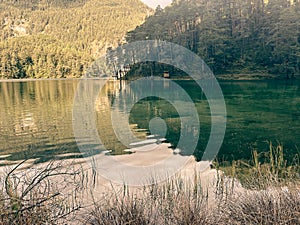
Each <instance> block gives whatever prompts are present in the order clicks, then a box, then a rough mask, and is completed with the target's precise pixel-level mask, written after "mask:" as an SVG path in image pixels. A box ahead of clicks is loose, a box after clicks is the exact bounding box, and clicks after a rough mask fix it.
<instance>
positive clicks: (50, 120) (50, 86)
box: [0, 80, 300, 165]
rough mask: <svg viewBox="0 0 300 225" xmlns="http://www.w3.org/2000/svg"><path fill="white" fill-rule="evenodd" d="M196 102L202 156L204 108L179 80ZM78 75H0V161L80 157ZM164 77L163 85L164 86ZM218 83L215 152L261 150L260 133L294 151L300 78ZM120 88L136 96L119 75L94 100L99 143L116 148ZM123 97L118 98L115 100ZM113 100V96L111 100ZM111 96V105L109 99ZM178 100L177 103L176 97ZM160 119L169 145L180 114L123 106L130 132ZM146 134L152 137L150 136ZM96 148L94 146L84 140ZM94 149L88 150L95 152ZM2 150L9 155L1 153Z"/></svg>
mask: <svg viewBox="0 0 300 225" xmlns="http://www.w3.org/2000/svg"><path fill="white" fill-rule="evenodd" d="M177 83H178V84H179V85H181V86H182V87H184V89H185V90H186V91H187V93H188V94H189V95H190V96H191V98H192V99H193V101H194V102H195V107H196V109H197V112H198V116H199V119H200V123H201V126H200V128H201V129H200V135H199V134H198V133H197V131H196V130H193V129H188V130H186V132H189V133H192V134H193V135H194V136H197V135H199V142H198V144H197V147H196V152H195V155H196V157H197V158H198V159H201V155H202V154H203V151H204V149H205V147H206V144H207V140H208V137H209V133H210V121H211V116H210V110H209V106H208V104H207V102H206V100H205V95H204V94H203V92H202V91H201V90H199V87H198V86H197V85H196V84H194V83H193V82H190V81H178V82H177ZM77 85H78V80H40V81H26V82H0V105H1V107H0V155H1V156H2V157H1V159H0V164H1V165H3V164H6V163H9V161H15V160H22V159H26V158H34V159H36V163H38V162H42V161H48V160H50V159H52V158H53V157H57V158H59V159H65V158H71V157H72V158H74V157H81V155H80V152H79V150H78V147H77V144H76V142H75V139H74V134H73V127H72V107H73V100H74V94H75V91H76V89H77ZM169 87H170V84H169V83H168V82H165V83H163V87H161V88H162V89H163V88H169ZM221 87H222V90H223V93H224V96H225V100H226V106H227V111H228V113H227V115H228V122H227V131H226V135H225V140H224V143H223V146H222V148H221V151H220V154H219V158H221V159H229V160H230V159H239V158H249V157H251V151H252V150H253V149H258V150H262V151H267V150H268V144H267V143H266V140H271V141H273V142H274V143H276V142H277V141H279V142H281V143H282V144H284V149H285V151H286V154H288V155H289V156H290V158H293V157H294V155H295V154H297V153H298V152H297V147H296V146H298V149H299V146H300V139H299V135H300V120H299V119H300V113H299V109H300V88H299V87H300V82H299V81H295V82H294V83H293V84H286V83H284V82H223V83H221ZM125 94H127V95H130V96H131V98H132V99H135V98H137V97H138V96H137V93H136V91H133V90H131V89H130V87H129V86H128V83H126V82H125V81H122V82H119V81H117V82H109V83H108V84H107V85H106V86H105V87H104V88H103V89H102V91H101V93H100V94H99V97H98V99H97V101H96V102H95V109H94V111H95V120H96V121H95V123H96V124H97V128H98V133H99V136H100V138H101V140H102V141H103V143H104V144H105V147H106V149H109V150H112V151H113V152H112V153H113V154H123V153H124V150H125V149H126V148H127V146H125V145H124V144H123V143H122V142H120V140H119V138H118V137H117V135H116V134H115V131H114V129H113V127H112V124H113V123H112V117H111V115H112V110H116V109H117V110H118V112H119V113H120V114H122V113H124V112H126V111H127V107H128V104H127V103H126V101H123V100H124V98H122V96H124V95H125ZM122 99H123V100H122ZM117 100H118V101H117ZM116 102H118V104H117V105H116V104H115V103H116ZM180 104H183V103H180ZM157 117H159V118H162V119H163V120H164V121H165V124H166V126H167V133H166V135H165V138H166V140H167V141H168V142H170V143H171V144H172V145H173V146H176V144H177V143H178V140H179V138H180V131H181V129H180V128H181V124H180V118H179V114H178V112H177V111H176V109H175V108H174V107H173V106H172V104H170V103H169V102H168V101H166V100H164V99H162V98H157V97H149V98H145V99H143V100H140V101H138V102H137V103H136V104H135V105H134V107H133V108H132V109H131V111H130V116H129V127H130V131H131V132H132V133H133V134H134V135H135V136H136V137H137V138H138V139H139V140H141V141H142V140H146V139H147V138H148V139H149V137H147V136H148V135H149V123H150V124H151V120H152V119H153V118H157ZM150 138H151V137H150ZM90 147H91V149H97V146H92V145H91V146H90ZM99 152H100V151H96V150H95V151H92V153H91V154H98V153H99ZM4 155H8V156H5V157H3V156H4Z"/></svg>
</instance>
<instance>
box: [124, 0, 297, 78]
mask: <svg viewBox="0 0 300 225" xmlns="http://www.w3.org/2000/svg"><path fill="white" fill-rule="evenodd" d="M147 39H149V40H151V39H160V40H165V41H170V42H173V43H177V44H179V45H182V46H185V47H187V48H188V49H190V50H192V51H193V52H195V53H197V54H198V55H199V56H200V57H202V58H203V59H204V60H205V62H206V63H207V64H208V65H209V66H210V68H211V69H212V70H213V72H214V73H216V74H226V73H232V74H243V73H272V74H279V75H283V76H286V77H289V78H293V77H294V76H295V75H299V74H300V1H299V0H213V1H212V0H174V1H173V3H172V5H171V6H170V7H167V8H165V9H161V8H160V7H158V8H157V9H156V11H155V14H154V15H153V16H150V17H148V18H147V20H146V22H145V23H144V24H142V25H141V26H139V27H137V28H136V29H135V30H134V31H132V32H129V33H128V35H127V40H128V41H129V42H132V41H136V40H147Z"/></svg>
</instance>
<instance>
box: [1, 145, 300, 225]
mask: <svg viewBox="0 0 300 225" xmlns="http://www.w3.org/2000/svg"><path fill="white" fill-rule="evenodd" d="M260 162H264V163H260ZM23 163H24V162H21V163H20V164H19V165H17V166H16V167H14V168H11V169H10V170H8V171H7V173H6V175H5V176H2V177H1V178H0V185H1V186H0V212H1V213H0V224H94V225H98V224H208V225H210V224H221V225H222V224H291V225H292V224H293V225H294V224H300V220H299V218H300V182H299V181H300V177H299V174H300V173H299V172H300V170H299V168H300V166H299V161H297V159H295V163H294V164H293V165H287V164H286V161H285V159H284V154H283V148H282V146H280V145H279V146H273V145H272V144H271V143H270V151H269V152H268V153H267V154H263V155H260V154H257V152H256V151H254V152H253V159H252V160H251V161H248V162H245V161H236V162H233V163H232V165H231V166H227V167H224V166H223V167H221V166H220V165H219V164H217V163H215V164H214V165H215V166H216V169H213V170H210V171H215V172H214V176H213V179H212V180H211V181H212V182H211V184H210V185H211V186H207V185H205V183H204V180H203V179H202V178H203V177H202V176H201V174H200V173H199V172H197V171H195V172H194V173H193V174H190V176H177V177H175V178H172V179H170V180H168V181H166V182H164V183H160V184H153V185H150V186H145V187H140V188H130V187H127V186H126V185H124V186H122V187H121V188H114V187H113V186H112V188H111V191H108V192H106V193H104V194H103V196H102V197H101V198H100V200H97V201H96V200H95V201H94V202H92V206H90V207H88V208H85V209H83V208H84V207H85V205H84V204H82V201H81V199H80V198H81V197H80V196H81V193H82V192H83V191H84V189H85V188H87V186H86V185H85V182H84V179H87V178H86V174H84V172H82V171H81V170H80V169H78V168H77V169H75V168H73V167H71V166H67V167H66V166H62V165H60V164H57V163H54V162H53V163H50V164H48V165H47V166H46V167H43V168H40V169H39V170H35V171H34V172H30V170H29V169H27V170H26V171H29V172H26V173H20V171H19V170H18V169H19V167H20V166H21V165H22V164H23ZM53 177H58V178H59V180H57V179H54V181H55V182H53V180H52V178H53ZM58 181H59V182H58ZM70 190H71V191H70ZM66 193H68V194H66ZM91 193H92V194H93V191H91ZM83 212H84V213H83ZM74 218H75V219H74Z"/></svg>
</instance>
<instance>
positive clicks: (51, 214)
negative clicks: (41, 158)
mask: <svg viewBox="0 0 300 225" xmlns="http://www.w3.org/2000/svg"><path fill="white" fill-rule="evenodd" d="M24 163H25V161H23V162H21V163H20V164H18V165H17V166H15V167H14V168H12V169H10V170H8V172H7V173H5V174H1V177H0V224H3V225H14V224H16V225H17V224H18V225H19V224H24V225H29V224H59V223H60V222H61V223H63V220H64V219H65V218H66V217H67V216H68V215H70V214H71V213H72V212H74V211H76V210H78V209H79V208H80V201H79V198H78V197H79V196H78V195H77V192H78V190H79V188H81V187H80V181H79V180H80V173H79V172H78V171H77V172H76V171H75V172H72V171H71V169H70V168H66V167H64V166H62V165H59V164H57V163H54V162H51V163H49V164H48V165H46V166H45V167H41V168H37V169H28V168H27V169H21V168H20V167H22V165H23V164H24ZM68 189H70V190H71V191H66V190H68ZM63 192H64V193H63Z"/></svg>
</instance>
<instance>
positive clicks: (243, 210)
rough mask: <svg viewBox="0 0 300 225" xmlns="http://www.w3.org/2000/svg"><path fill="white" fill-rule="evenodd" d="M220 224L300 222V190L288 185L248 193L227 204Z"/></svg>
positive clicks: (286, 224)
mask: <svg viewBox="0 0 300 225" xmlns="http://www.w3.org/2000/svg"><path fill="white" fill-rule="evenodd" d="M216 216H219V217H220V222H221V223H220V224H232V225H235V224H236V225H238V224H270V225H272V224H274V225H275V224H276V225H279V224H285V225H288V224H290V225H297V224H300V189H299V187H298V188H296V187H289V188H287V187H285V188H281V189H269V190H263V191H252V192H247V193H244V194H242V195H241V196H239V198H233V199H230V200H229V201H227V202H225V203H224V204H223V207H221V208H220V211H219V212H217V215H216Z"/></svg>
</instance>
